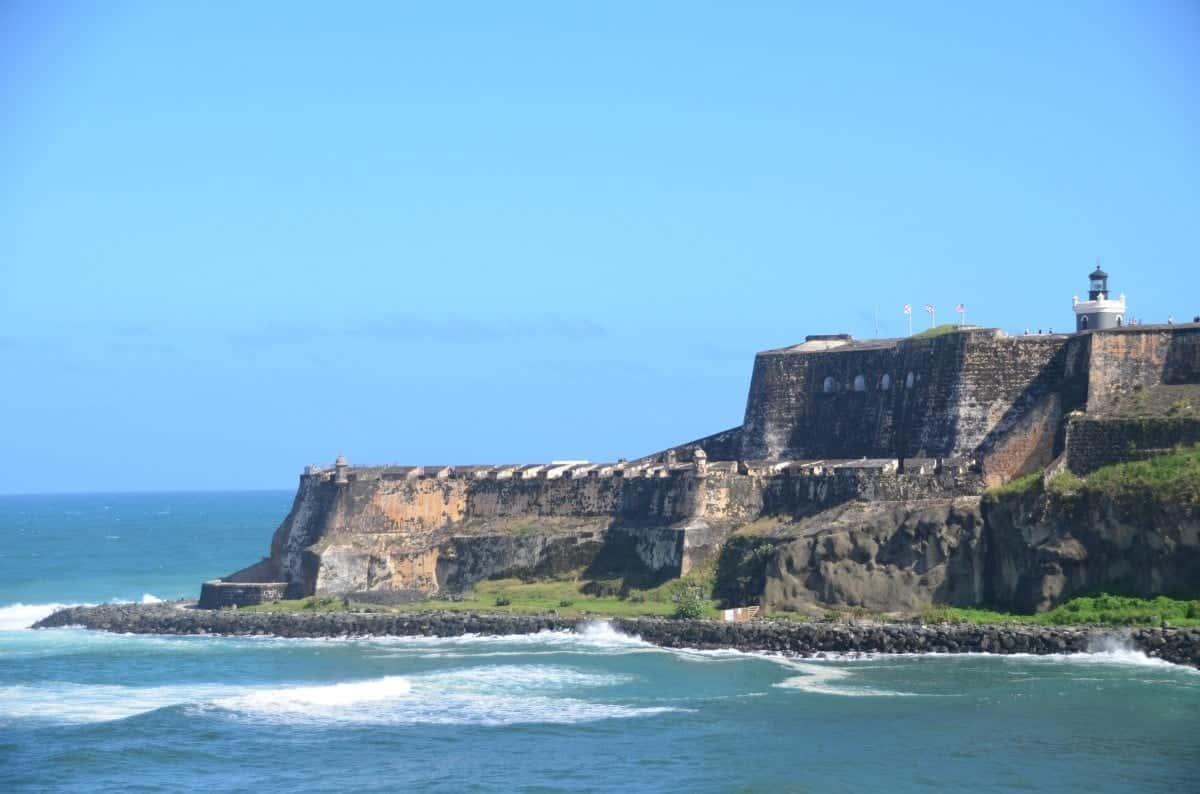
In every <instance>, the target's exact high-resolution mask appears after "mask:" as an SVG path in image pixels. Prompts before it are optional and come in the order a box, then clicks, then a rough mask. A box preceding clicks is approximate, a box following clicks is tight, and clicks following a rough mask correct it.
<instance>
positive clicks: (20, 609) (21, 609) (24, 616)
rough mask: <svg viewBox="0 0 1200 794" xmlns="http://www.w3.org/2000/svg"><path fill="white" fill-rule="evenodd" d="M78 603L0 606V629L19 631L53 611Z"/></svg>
mask: <svg viewBox="0 0 1200 794" xmlns="http://www.w3.org/2000/svg"><path fill="white" fill-rule="evenodd" d="M73 606H79V605H78V604H9V605H8V606H5V607H0V631H19V630H21V629H27V628H29V627H30V626H32V625H33V624H34V623H37V622H38V621H39V620H41V619H42V618H45V617H49V616H50V615H51V614H53V613H54V612H56V611H58V610H60V609H66V608H67V607H73Z"/></svg>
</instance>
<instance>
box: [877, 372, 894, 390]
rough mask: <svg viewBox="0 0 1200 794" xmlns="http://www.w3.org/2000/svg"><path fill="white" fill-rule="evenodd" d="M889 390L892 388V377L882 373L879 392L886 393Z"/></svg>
mask: <svg viewBox="0 0 1200 794" xmlns="http://www.w3.org/2000/svg"><path fill="white" fill-rule="evenodd" d="M890 388H892V376H891V375H889V374H887V373H886V372H885V373H883V377H882V378H880V379H879V390H880V391H887V390H888V389H890Z"/></svg>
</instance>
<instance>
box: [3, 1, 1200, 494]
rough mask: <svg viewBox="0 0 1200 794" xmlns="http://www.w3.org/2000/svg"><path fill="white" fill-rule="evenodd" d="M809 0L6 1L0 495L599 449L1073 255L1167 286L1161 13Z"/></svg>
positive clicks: (1191, 64)
mask: <svg viewBox="0 0 1200 794" xmlns="http://www.w3.org/2000/svg"><path fill="white" fill-rule="evenodd" d="M804 6H806V4H801V3H778V4H757V3H747V4H727V3H726V4H715V3H714V4H706V3H696V2H687V3H605V4H564V3H551V2H547V3H544V4H524V3H478V4H473V3H453V4H451V3H437V4H433V3H429V4H398V3H379V4H374V5H373V4H367V3H351V4H340V5H339V4H329V3H321V4H317V3H313V4H298V3H293V2H286V3H285V2H279V3H270V2H261V3H245V4H233V3H229V4H220V3H217V4H202V3H161V4H152V3H141V4H135V3H121V2H105V3H61V4H57V3H56V4H46V3H37V2H27V3H22V2H15V3H14V2H8V3H5V4H4V5H3V7H0V174H3V178H2V179H0V367H2V371H3V372H4V373H5V377H4V378H3V380H2V381H0V382H2V384H3V385H2V387H0V491H3V492H10V493H11V492H18V493H19V492H44V491H102V490H157V489H212V488H264V487H290V486H291V485H292V484H293V483H294V481H295V477H296V475H297V474H298V473H299V472H300V470H301V468H302V466H303V465H304V464H306V463H309V462H325V461H330V460H332V458H333V457H334V456H335V455H336V454H338V453H339V452H342V453H345V454H346V455H347V456H348V457H349V458H350V460H351V461H352V462H380V463H382V462H400V463H414V464H431V463H476V462H515V461H540V460H548V459H551V458H591V459H593V460H603V459H615V458H616V457H618V456H628V457H633V456H637V455H641V454H644V453H647V452H650V451H652V450H654V449H656V448H660V447H663V446H666V445H669V444H673V443H677V442H682V441H685V440H687V439H689V438H694V437H697V436H700V435H704V434H706V433H709V432H713V431H716V430H720V429H724V428H726V427H730V426H732V425H735V424H738V423H739V422H740V421H741V415H742V409H743V404H744V399H745V394H746V390H747V387H748V385H749V375H750V366H751V362H752V357H753V354H754V352H755V351H756V350H761V349H767V348H771V347H778V346H781V345H785V344H789V343H792V342H796V341H799V340H801V339H802V338H803V336H804V335H805V334H808V333H821V332H826V333H827V332H851V333H853V334H855V335H856V336H871V335H873V333H874V323H875V320H874V317H875V313H876V309H878V317H879V327H880V332H881V333H882V334H884V335H899V334H902V333H904V319H903V316H902V315H901V313H900V308H901V306H902V305H903V304H904V303H906V302H909V303H913V304H916V305H918V306H920V305H921V304H924V303H927V302H932V303H934V304H935V305H936V306H937V307H938V309H939V320H940V319H946V320H949V319H951V318H952V317H953V313H952V307H953V306H954V304H955V303H957V302H960V301H961V302H965V303H966V305H967V311H968V315H967V316H968V319H969V320H971V321H973V322H978V323H982V324H987V325H994V326H999V327H1002V328H1005V329H1007V330H1009V331H1014V332H1015V331H1020V330H1023V329H1024V328H1025V327H1034V328H1036V327H1047V328H1049V327H1054V328H1057V329H1059V330H1063V329H1065V328H1067V327H1069V326H1070V323H1071V310H1070V302H1071V296H1072V294H1076V293H1080V292H1082V291H1083V290H1085V289H1086V274H1087V272H1088V271H1089V270H1090V269H1091V267H1092V266H1093V264H1094V262H1095V259H1096V258H1097V257H1102V258H1103V262H1104V264H1105V267H1106V269H1108V270H1109V271H1110V272H1111V273H1112V275H1113V279H1112V280H1113V288H1114V290H1121V291H1124V292H1126V293H1127V294H1128V297H1129V301H1130V304H1131V308H1130V314H1132V315H1136V316H1141V317H1143V318H1145V319H1147V320H1161V319H1165V318H1166V316H1167V315H1168V314H1173V315H1174V316H1175V317H1176V318H1180V317H1189V318H1190V317H1191V315H1193V314H1195V313H1197V312H1200V290H1198V289H1197V288H1196V285H1195V283H1194V282H1195V280H1196V278H1197V274H1198V272H1200V268H1197V267H1196V265H1197V262H1200V222H1198V219H1200V147H1198V146H1197V145H1196V141H1197V140H1198V139H1200V101H1198V100H1200V81H1198V80H1197V76H1198V75H1200V7H1198V6H1197V5H1196V4H1195V3H1190V2H1149V3H1133V2H1130V3H1103V2H1080V3H1052V4H1045V3H1002V4H995V5H994V6H992V7H991V8H984V7H982V5H981V4H976V3H968V4H962V3H946V4H902V7H901V6H900V5H896V4H883V3H876V4H842V3H838V4H829V5H828V6H820V7H818V6H813V7H804ZM1047 6H1052V7H1047ZM923 320H924V318H923V317H918V318H917V320H916V322H917V324H918V327H919V326H920V324H921V323H922V321H923Z"/></svg>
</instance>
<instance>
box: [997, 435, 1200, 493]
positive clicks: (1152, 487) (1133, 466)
mask: <svg viewBox="0 0 1200 794" xmlns="http://www.w3.org/2000/svg"><path fill="white" fill-rule="evenodd" d="M1043 477H1044V475H1043V472H1041V471H1036V472H1033V473H1031V474H1027V475H1025V476H1024V477H1018V478H1017V479H1015V480H1013V481H1011V482H1008V483H1005V484H1004V485H1001V486H999V487H996V488H992V489H990V490H988V492H987V493H986V494H985V495H984V498H985V499H987V500H988V501H990V502H993V503H994V502H998V501H1001V500H1002V499H1005V498H1008V497H1019V496H1023V495H1026V494H1037V493H1041V492H1043V491H1046V492H1048V493H1049V494H1050V495H1051V496H1052V497H1055V498H1057V499H1060V500H1061V499H1073V498H1076V497H1080V496H1088V495H1099V496H1106V497H1108V498H1110V499H1112V500H1113V501H1116V502H1119V503H1124V504H1131V505H1133V504H1147V503H1158V504H1163V505H1178V506H1181V507H1185V508H1194V507H1200V445H1193V446H1189V447H1177V448H1176V449H1174V450H1172V451H1171V452H1168V453H1166V454H1163V455H1155V456H1154V457H1151V458H1147V459H1146V460H1137V461H1130V462H1128V463H1117V464H1114V465H1112V466H1105V467H1103V468H1101V469H1097V470H1096V471H1094V472H1092V473H1091V474H1089V475H1087V476H1085V477H1080V476H1078V475H1076V474H1073V473H1071V472H1070V471H1063V472H1061V473H1059V474H1056V475H1055V476H1054V477H1052V478H1050V480H1049V482H1048V483H1045V484H1044V483H1043Z"/></svg>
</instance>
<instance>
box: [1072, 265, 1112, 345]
mask: <svg viewBox="0 0 1200 794" xmlns="http://www.w3.org/2000/svg"><path fill="white" fill-rule="evenodd" d="M1088 279H1089V282H1090V283H1089V285H1088V286H1089V287H1090V289H1089V290H1088V299H1087V300H1085V301H1081V300H1079V297H1078V296H1076V297H1075V298H1074V299H1073V303H1074V306H1075V330H1076V331H1103V330H1105V329H1108V328H1120V327H1121V326H1122V325H1124V323H1125V296H1124V295H1121V296H1120V297H1118V298H1117V299H1116V300H1113V299H1112V298H1110V297H1109V292H1108V274H1107V273H1105V272H1104V271H1103V270H1101V269H1100V266H1099V265H1096V269H1095V270H1093V271H1092V273H1091V275H1089V276H1088Z"/></svg>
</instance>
